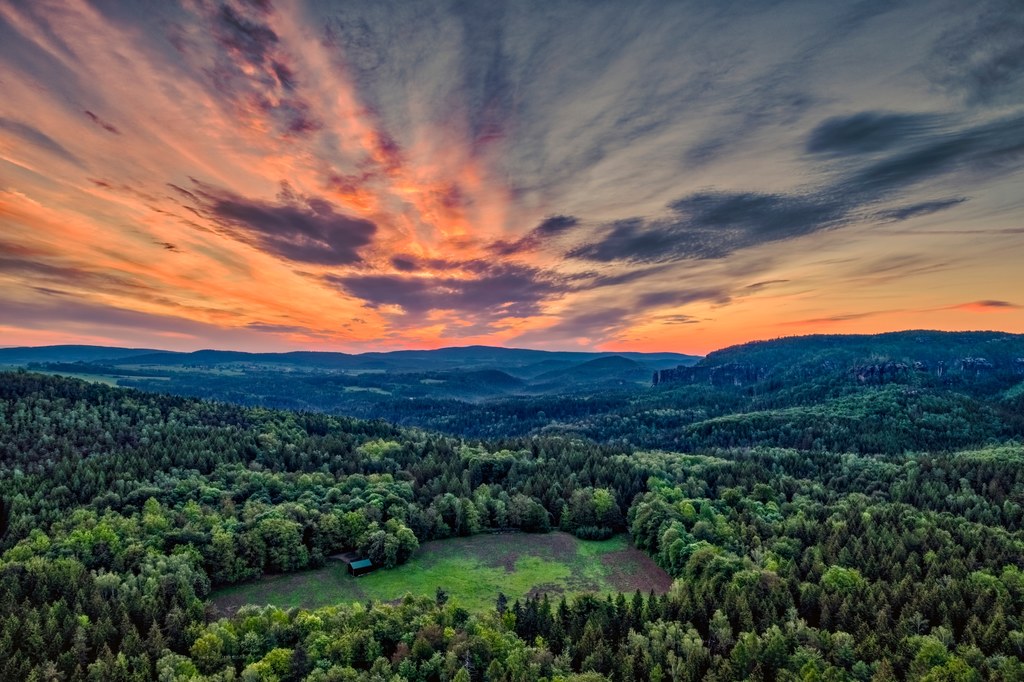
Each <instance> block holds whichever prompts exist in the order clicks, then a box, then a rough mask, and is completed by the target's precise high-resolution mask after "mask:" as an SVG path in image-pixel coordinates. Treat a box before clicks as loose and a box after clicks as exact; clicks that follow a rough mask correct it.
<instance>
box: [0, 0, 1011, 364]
mask: <svg viewBox="0 0 1024 682" xmlns="http://www.w3.org/2000/svg"><path fill="white" fill-rule="evenodd" d="M1021 36H1024V11H1021V4H1020V0H953V1H949V0H918V1H908V2H898V1H897V2H893V1H892V0H881V1H879V0H871V1H865V2H855V1H850V2H821V1H820V0H809V1H807V2H789V1H780V2H770V1H767V0H763V1H762V0H749V1H736V2H729V1H722V2H704V1H700V2H698V1H694V2H642V1H637V0H628V1H627V0H622V1H611V0H608V1H596V0H595V1H590V0H588V1H584V0H579V1H574V2H567V1H565V2H564V1H560V0H544V1H537V2H529V1H525V0H523V1H520V0H516V1H514V2H512V1H509V2H505V3H502V2H482V1H480V2H470V1H466V2H450V3H449V2H432V1H427V0H424V1H422V2H411V1H406V0H393V1H388V0H373V1H369V0H366V1H361V0H348V1H345V2H341V1H334V0H307V1H305V2H302V1H300V0H226V1H221V0H185V1H183V2H181V3H175V2H171V1H167V2H164V1H163V0H135V1H131V2H129V1H124V2H113V1H110V0H104V1H99V0H97V1H94V2H88V1H86V0H31V1H29V0H0V346H13V345H43V344H51V343H95V344H116V345H129V346H145V347H159V348H171V349H182V350H191V349H197V348H207V347H216V348H236V349H243V350H291V349H316V350H343V351H362V350H370V349H392V348H409V347H417V348H430V347H438V346H450V345H467V344H477V343H483V344H492V345H505V346H517V347H532V348H546V349H600V350H647V351H678V352H689V353H704V352H707V351H710V350H713V349H715V348H718V347H721V346H725V345H729V344H732V343H737V342H741V341H747V340H752V339H758V338H770V337H778V336H787V335H794V334H809V333H819V332H828V333H842V332H877V331H890V330H895V329H906V328H932V329H950V330H951V329H1001V330H1006V331H1014V332H1024V307H1022V306H1024V41H1022V39H1021Z"/></svg>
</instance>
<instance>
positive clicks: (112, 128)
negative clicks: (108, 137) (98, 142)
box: [85, 110, 121, 135]
mask: <svg viewBox="0 0 1024 682" xmlns="http://www.w3.org/2000/svg"><path fill="white" fill-rule="evenodd" d="M85 115H86V116H88V117H89V120H90V121H92V122H93V123H95V124H96V125H98V126H99V127H100V128H103V129H104V130H106V131H107V132H108V133H113V134H114V135H120V134H121V131H120V130H118V129H117V127H116V126H114V124H113V123H108V122H107V121H104V120H103V119H102V118H100V117H99V116H97V115H96V114H94V113H92V112H91V111H89V110H86V112H85Z"/></svg>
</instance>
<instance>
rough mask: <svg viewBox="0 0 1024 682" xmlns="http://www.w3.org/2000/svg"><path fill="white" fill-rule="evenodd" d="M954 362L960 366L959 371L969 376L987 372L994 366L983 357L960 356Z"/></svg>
mask: <svg viewBox="0 0 1024 682" xmlns="http://www.w3.org/2000/svg"><path fill="white" fill-rule="evenodd" d="M956 364H957V366H959V367H960V371H961V372H963V373H964V374H967V375H970V376H980V375H982V374H988V373H989V372H991V371H992V370H994V369H995V368H996V366H995V365H993V364H992V363H991V362H989V361H988V360H986V359H985V358H960V359H959V360H957V361H956Z"/></svg>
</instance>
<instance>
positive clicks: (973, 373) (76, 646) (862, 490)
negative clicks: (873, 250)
mask: <svg viewBox="0 0 1024 682" xmlns="http://www.w3.org/2000/svg"><path fill="white" fill-rule="evenodd" d="M1004 336H1005V335H1004ZM1011 341H1012V343H1010V342H1005V343H1004V342H1003V341H999V340H998V339H991V338H984V339H983V338H980V337H972V338H970V339H967V340H966V341H964V343H965V344H973V345H972V346H971V347H970V348H966V349H965V348H953V347H952V346H953V345H954V344H952V342H951V344H949V345H948V346H947V347H945V348H937V347H935V346H934V344H931V343H927V344H921V347H922V348H926V349H927V352H925V351H921V352H915V353H910V352H909V351H908V350H907V348H906V344H905V343H904V344H903V345H901V346H900V347H899V348H895V349H894V348H882V346H878V348H881V349H882V350H879V351H878V352H877V353H875V354H874V355H872V354H870V353H866V352H865V351H864V350H862V349H859V348H854V349H852V350H848V351H846V350H841V349H840V350H841V352H842V353H846V355H845V356H843V357H837V356H836V354H835V353H836V351H835V350H834V349H833V350H829V351H826V350H825V347H824V346H823V345H822V344H821V343H813V342H802V343H807V344H808V347H806V348H793V347H792V346H790V347H789V348H788V349H784V350H782V351H780V350H778V348H777V346H772V345H770V344H769V345H764V346H756V347H754V348H752V349H745V350H744V349H740V350H731V351H729V352H728V353H727V357H725V358H716V357H714V356H712V357H709V359H707V360H705V361H704V362H703V363H701V364H700V365H698V366H697V367H696V368H694V369H693V370H692V371H691V373H689V374H687V373H686V372H681V373H680V375H679V376H672V375H669V376H667V377H666V379H667V380H666V381H664V382H659V385H658V386H656V387H654V388H644V389H642V390H636V391H634V390H633V389H630V391H628V392H625V393H622V394H618V393H615V392H614V391H612V392H599V391H595V392H593V393H590V394H569V395H564V396H532V397H531V396H518V397H514V398H509V399H505V400H502V401H500V402H495V403H487V404H483V403H481V404H477V406H476V408H475V410H467V409H456V408H454V407H452V410H451V411H450V412H446V410H447V408H446V407H445V406H444V405H441V406H435V407H434V409H433V411H432V412H430V413H429V419H425V420H424V422H425V423H424V426H425V427H427V428H426V429H424V430H420V428H416V427H410V426H396V425H394V424H393V423H391V422H388V421H383V420H372V421H367V420H361V419H357V418H352V417H344V416H339V415H330V414H326V413H323V412H312V411H303V412H296V411H284V410H275V409H268V408H266V407H259V406H251V405H250V406H245V405H232V404H230V403H227V402H217V403H215V402H209V401H205V400H201V399H196V398H187V397H180V396H172V395H167V394H156V393H147V392H140V391H137V390H130V389H125V388H116V387H110V386H105V385H102V384H100V383H94V382H86V381H81V380H76V379H68V378H61V377H55V376H46V375H43V374H38V373H31V372H25V371H14V372H7V373H0V679H3V680H33V681H35V680H39V681H42V680H150V679H159V680H238V679H242V680H281V681H285V680H314V681H321V680H323V681H326V680H393V679H411V680H460V681H462V680H495V681H497V680H535V679H550V680H603V679H609V680H699V679H710V680H723V681H724V680H748V679H753V680H851V681H852V680H864V681H869V680H899V679H911V680H928V681H940V680H988V679H991V680H1020V679H1024V466H1022V465H1024V447H1022V445H1021V443H1020V435H1021V423H1022V422H1021V417H1022V412H1024V410H1022V407H1024V402H1022V396H1024V391H1022V390H1021V384H1020V382H1021V381H1022V380H1024V377H1020V376H1019V375H1018V374H1017V373H1016V372H1017V368H1016V366H1015V365H1014V364H1013V363H1014V361H1015V360H1016V358H1017V357H1018V356H1017V355H1016V353H1017V352H1018V348H1017V346H1016V345H1013V344H1019V343H1020V341H1019V337H1011ZM851 343H854V342H851ZM856 343H860V344H862V345H868V346H870V342H869V341H865V340H859V341H856ZM914 343H917V342H914ZM979 344H980V345H982V346H985V347H984V348H981V349H979V348H978V345H979ZM999 344H1003V346H1000V347H1001V348H1003V350H999V349H998V348H997V346H999ZM833 345H835V344H833ZM979 351H983V352H984V353H985V354H984V355H983V352H979ZM738 353H742V354H743V355H742V358H744V359H741V360H737V354H738ZM754 353H758V354H761V356H762V357H755V356H754ZM773 353H775V354H778V353H782V354H783V355H784V356H785V360H784V361H783V360H779V359H778V358H775V359H772V357H770V356H771V354H773ZM1000 353H1002V354H1000ZM823 354H824V355H827V357H825V356H824V355H823ZM1021 355H1024V353H1021ZM915 356H916V357H915ZM947 358H948V359H947ZM957 358H973V359H975V360H976V359H978V358H983V359H985V360H986V362H988V363H989V364H990V365H991V368H984V367H983V366H982V365H981V364H980V363H974V364H971V363H968V365H967V369H965V365H964V363H963V361H962V359H961V360H960V362H959V364H957ZM105 361H107V359H104V362H105ZM914 362H920V363H922V365H923V364H924V363H927V369H921V367H920V366H919V367H918V368H915V367H914V365H913V363H914ZM939 362H943V363H948V364H945V365H942V367H943V368H944V369H943V371H942V372H941V373H940V372H937V371H936V369H935V368H936V367H938V366H939V365H938V363H939ZM828 363H831V364H828ZM886 363H893V365H904V366H906V367H907V368H908V369H906V370H904V369H902V368H895V369H892V370H891V371H889V370H886V371H889V376H887V377H885V376H883V377H882V378H881V379H878V377H879V372H878V371H876V370H871V369H869V370H865V369H864V367H871V366H886ZM738 364H739V365H748V366H749V367H753V368H755V369H753V370H750V369H749V368H747V369H742V370H735V366H736V365H738ZM730 366H731V367H732V368H733V369H728V367H730ZM701 367H704V368H707V369H700V368H701ZM716 367H727V369H726V370H722V371H726V372H731V374H729V376H730V379H729V380H728V381H726V382H722V381H719V380H717V379H715V378H713V377H712V378H709V377H711V374H710V371H711V369H712V368H716ZM823 367H824V369H822V368H823ZM782 368H785V369H784V370H783V369H782ZM808 368H813V371H812V370H811V369H808ZM979 368H980V369H979ZM684 369H688V368H684ZM702 372H703V374H702ZM738 374H742V376H744V377H750V380H746V379H743V380H736V379H735V377H736V376H737V375H738ZM882 374H885V372H882ZM716 376H719V377H720V376H721V374H718V375H716ZM865 376H866V377H867V379H864V378H863V377H865ZM413 402H415V401H413ZM456 402H457V401H456ZM457 404H459V405H464V403H458V402H457ZM396 409H397V408H396ZM445 415H447V416H445ZM491 415H493V416H494V419H493V420H492V421H488V419H490V416H491ZM442 417H443V418H444V420H447V421H444V423H445V424H448V425H449V427H451V428H446V429H441V428H439V427H438V425H437V423H438V422H440V421H442ZM459 420H465V423H466V424H469V423H470V421H471V420H477V424H478V425H479V426H478V428H477V429H471V428H469V427H468V426H465V427H461V428H455V427H454V426H453V425H454V424H456V423H457V422H459ZM520 421H521V422H525V425H524V424H519V426H518V427H516V428H505V427H506V426H508V425H510V424H513V423H516V422H520ZM503 428H504V429H505V432H504V433H502V432H501V429H503ZM444 431H447V433H445V432H444ZM483 431H486V433H482V432H483ZM554 528H561V529H563V530H566V531H568V532H572V533H575V534H576V535H577V536H579V537H581V538H593V539H600V538H605V537H608V536H610V535H612V534H615V533H619V532H623V531H626V532H628V533H629V534H630V536H631V538H632V540H633V542H634V543H635V544H636V545H637V547H639V548H640V549H642V550H643V551H645V552H647V553H649V554H650V555H651V556H652V557H653V558H654V559H655V560H656V561H657V562H658V564H660V565H661V566H662V567H663V568H664V569H665V570H666V571H668V572H669V574H671V575H672V576H673V577H674V578H676V581H675V582H674V584H673V586H672V588H671V589H670V590H669V592H668V593H666V594H663V595H657V594H654V593H653V592H651V593H643V592H635V593H631V594H617V595H594V594H579V595H568V596H564V595H563V596H559V595H543V596H541V595H538V596H531V597H529V598H527V599H524V600H519V601H516V600H511V601H510V600H507V599H505V598H504V596H503V595H498V596H497V598H496V599H495V604H494V608H493V609H491V610H488V611H487V612H484V613H475V612H469V611H467V610H466V609H464V608H462V607H461V606H459V604H458V603H453V602H451V601H449V600H448V599H447V598H446V595H445V594H444V592H443V590H440V589H439V590H438V592H437V594H435V595H410V596H408V597H406V598H405V599H404V600H401V601H399V602H396V603H386V604H385V603H379V602H377V603H365V604H338V605H335V606H330V607H327V608H322V609H317V610H306V609H287V610H284V609H279V608H275V607H262V608H261V607H256V606H248V607H244V608H242V609H241V610H240V611H238V612H237V613H235V614H232V615H230V616H224V615H222V614H219V613H217V612H216V611H215V610H214V609H213V608H212V607H211V604H210V602H209V600H208V596H209V594H210V592H211V590H212V589H215V588H217V587H218V586H224V585H230V584H235V583H239V582H243V581H248V580H253V579H256V578H259V577H260V576H263V575H268V574H275V573H281V572H290V571H297V570H301V569H304V568H309V567H315V566H319V565H322V564H323V563H324V562H325V561H327V560H328V557H329V556H331V555H332V554H335V553H337V552H339V551H344V550H350V549H355V550H357V551H359V552H360V553H362V554H364V555H365V556H368V557H370V558H371V559H372V560H373V561H374V562H375V563H376V564H378V565H380V566H383V567H385V568H384V570H387V567H390V566H395V565H397V564H401V563H403V562H405V561H407V560H408V559H409V558H410V557H411V556H413V555H414V554H415V552H416V551H417V548H418V547H419V545H420V544H421V543H424V542H427V541H430V540H434V539H439V538H447V537H455V536H468V535H472V534H476V533H481V532H487V531H489V530H497V529H501V530H503V531H506V532H507V531H510V530H514V531H518V532H526V533H545V532H548V531H550V530H551V529H554Z"/></svg>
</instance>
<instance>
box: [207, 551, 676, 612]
mask: <svg viewBox="0 0 1024 682" xmlns="http://www.w3.org/2000/svg"><path fill="white" fill-rule="evenodd" d="M671 582H672V580H671V578H670V577H669V576H668V574H667V573H665V571H663V570H662V569H661V568H659V567H658V566H657V565H656V564H655V563H654V562H653V561H652V560H651V558H650V557H648V556H647V555H645V554H644V553H643V552H641V551H639V550H637V549H636V548H635V547H633V545H632V544H631V543H630V542H629V539H628V538H627V536H625V535H618V536H615V537H613V538H611V539H609V540H603V541H589V540H579V539H577V538H575V537H574V536H572V535H569V534H568V533H562V532H553V533H548V534H546V535H535V534H525V533H514V534H494V535H476V536H472V537H465V538H452V539H448V540H436V541H433V542H427V543H425V544H424V545H423V546H421V547H420V549H419V550H418V551H417V552H416V554H415V556H414V557H413V558H412V559H411V560H410V561H409V562H408V563H406V564H404V565H401V566H398V567H396V568H393V569H390V570H379V571H375V572H373V573H370V574H368V575H364V576H360V577H358V578H354V577H352V576H351V575H349V574H348V572H347V567H346V565H345V564H344V563H343V562H340V561H331V562H329V563H328V564H327V565H326V566H324V567H322V568H318V569H314V570H309V571H301V572H298V573H290V574H285V575H274V576H268V577H265V578H263V579H261V580H258V581H255V582H250V583H245V584H241V585H233V586H231V587H227V588H223V589H221V590H218V591H216V592H214V594H213V595H211V600H212V601H213V603H214V605H215V606H216V607H217V609H218V610H220V611H221V612H223V613H233V612H234V611H236V610H237V609H238V608H239V607H240V606H243V605H245V604H259V605H263V604H272V605H275V606H280V607H283V608H288V607H295V606H301V607H307V608H315V607H318V606H326V605H328V604H337V603H345V602H366V601H381V602H393V601H396V600H398V599H401V598H402V597H403V596H405V594H406V593H409V594H413V595H417V596H419V595H427V596H433V595H434V594H435V592H436V590H437V588H438V587H440V588H441V589H443V590H444V591H445V592H447V593H448V595H449V598H450V599H451V601H452V602H454V603H456V604H458V605H460V606H462V607H464V608H466V609H468V610H470V611H473V612H481V611H484V610H487V609H489V608H493V607H494V604H495V600H496V599H497V597H498V593H499V592H504V593H505V596H507V597H508V599H509V602H510V603H511V602H513V601H515V600H516V599H523V598H525V597H527V596H532V595H539V594H545V593H546V594H549V595H551V596H552V598H557V597H558V596H560V595H563V594H565V595H569V594H576V593H581V592H597V593H610V592H620V591H625V592H633V591H634V590H637V589H639V590H640V591H641V592H644V593H645V594H646V593H647V592H649V591H650V590H654V591H655V592H656V593H658V594H661V593H664V592H665V591H666V590H667V589H668V588H669V586H670V585H671Z"/></svg>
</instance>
